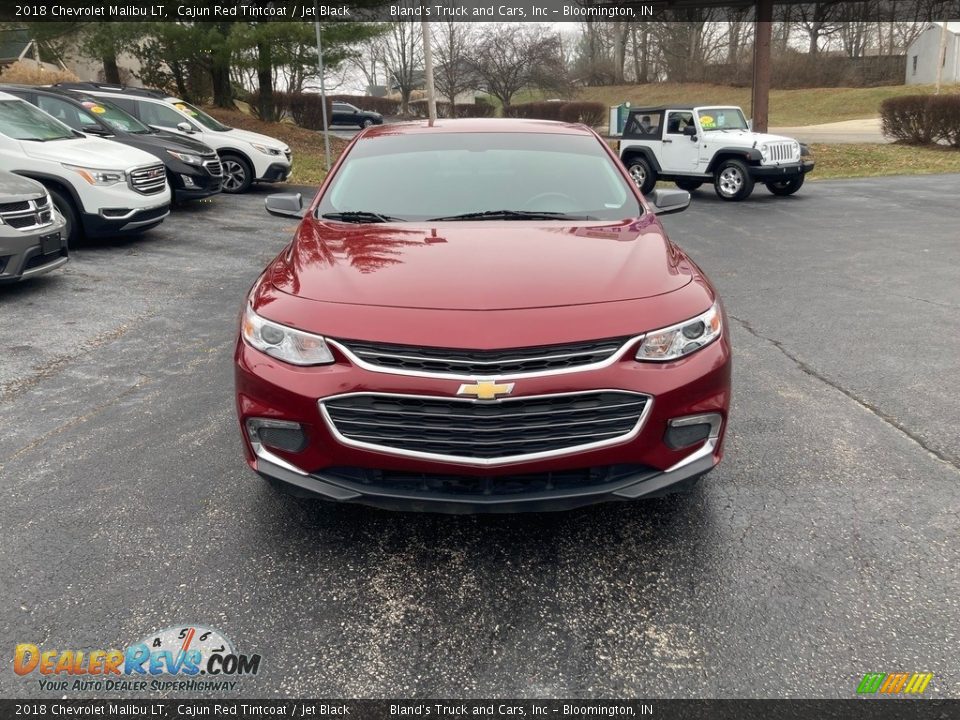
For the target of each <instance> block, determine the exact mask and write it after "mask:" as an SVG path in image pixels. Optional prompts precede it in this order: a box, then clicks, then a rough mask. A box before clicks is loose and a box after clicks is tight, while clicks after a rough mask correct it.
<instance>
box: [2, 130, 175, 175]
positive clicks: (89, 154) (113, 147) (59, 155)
mask: <svg viewBox="0 0 960 720" xmlns="http://www.w3.org/2000/svg"><path fill="white" fill-rule="evenodd" d="M20 147H21V148H22V149H23V153H24V155H26V156H27V157H30V158H34V159H36V160H46V161H48V162H55V163H66V164H68V165H80V166H82V167H89V168H99V169H102V170H126V169H128V168H132V167H136V166H138V165H155V164H156V163H157V158H156V157H154V156H153V155H150V154H148V153H146V152H144V151H143V150H137V149H136V148H132V147H129V146H127V145H121V144H120V143H118V142H113V141H112V140H102V139H100V138H91V137H83V138H71V139H68V140H50V141H49V142H33V141H31V140H21V141H20Z"/></svg>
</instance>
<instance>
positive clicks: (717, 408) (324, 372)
mask: <svg viewBox="0 0 960 720" xmlns="http://www.w3.org/2000/svg"><path fill="white" fill-rule="evenodd" d="M632 357H633V356H632V354H628V355H627V356H625V357H624V359H622V360H620V361H617V362H615V363H613V364H612V365H610V366H607V367H603V368H600V369H597V370H589V371H584V372H573V373H561V374H553V375H544V376H536V377H529V378H524V379H522V380H518V381H517V383H516V392H517V395H518V396H520V397H539V396H545V395H549V394H556V393H559V394H569V393H578V392H587V391H601V390H603V389H608V388H616V389H618V390H622V391H626V392H633V393H639V394H644V395H648V396H649V397H650V398H651V401H650V402H651V403H652V404H651V407H650V409H649V412H646V413H645V415H644V417H643V419H642V421H641V425H640V427H639V431H638V432H636V433H635V434H633V435H632V436H631V437H629V438H625V439H624V440H623V441H619V442H617V443H616V444H612V445H606V446H604V447H598V448H593V449H588V450H581V451H576V452H568V453H564V452H559V453H552V454H551V455H550V456H549V457H538V458H536V459H532V460H531V459H524V460H519V461H512V462H503V463H499V462H498V463H495V464H493V465H488V466H477V465H476V464H471V463H469V462H456V461H454V460H449V459H448V460H438V459H430V458H422V457H410V456H403V455H402V454H398V453H391V452H385V451H383V450H382V449H380V450H375V449H370V448H363V447H356V446H350V445H348V444H345V443H343V442H341V440H340V439H339V438H338V437H337V433H336V432H335V431H334V429H333V428H332V427H331V426H330V425H329V424H328V420H327V419H326V418H325V417H324V416H323V414H322V413H321V410H320V407H319V404H318V401H319V400H322V399H325V398H329V397H330V396H334V395H341V394H343V393H351V392H362V391H365V390H371V389H375V390H376V391H377V392H378V393H386V394H404V395H411V394H413V395H424V396H432V397H438V398H439V397H447V398H449V397H451V396H455V395H456V392H457V388H458V386H459V385H460V382H461V381H460V380H452V379H444V378H426V377H411V376H403V375H397V374H391V373H384V372H375V371H371V370H366V369H363V368H360V367H356V366H354V365H352V364H351V363H349V362H347V361H344V360H340V361H338V362H336V363H334V364H333V365H328V366H323V367H314V368H295V367H292V366H289V365H286V364H284V363H281V362H279V361H275V360H273V359H272V358H270V357H268V356H266V355H263V354H261V353H260V352H259V351H257V350H254V349H253V348H251V347H249V346H248V345H246V344H245V343H244V342H243V341H238V343H237V346H236V353H235V360H236V367H235V371H236V388H237V408H238V416H239V419H240V425H241V432H242V433H243V438H244V447H245V450H246V460H247V463H248V465H250V467H251V468H252V469H253V470H255V471H256V472H258V473H259V474H261V475H262V476H264V477H266V478H268V479H270V480H272V481H274V482H278V483H283V484H285V485H287V486H288V487H290V488H292V489H293V490H295V491H296V493H297V494H305V495H313V496H316V497H320V498H325V499H328V500H334V501H338V502H351V503H360V504H366V505H373V506H377V507H384V508H392V509H406V510H417V511H433V512H448V513H466V512H517V511H544V510H564V509H570V508H575V507H579V506H582V505H589V504H593V503H598V502H605V501H614V500H630V499H636V498H640V497H649V496H653V495H658V494H663V493H665V492H668V491H669V490H670V488H671V487H673V486H675V485H677V484H678V483H685V482H686V481H689V480H691V479H692V478H695V477H698V476H700V475H703V474H705V473H707V472H709V471H710V470H711V469H712V468H713V467H714V466H715V465H716V464H717V463H718V462H719V461H720V459H721V457H722V444H723V435H724V430H725V427H726V417H727V409H728V406H729V399H730V369H731V359H730V347H729V344H728V341H727V337H726V334H724V335H723V336H721V338H720V339H719V340H717V341H716V342H714V343H712V344H711V345H709V346H707V347H705V348H703V349H702V350H700V351H698V352H696V353H694V354H693V355H691V356H689V357H687V358H685V359H683V360H681V361H678V362H673V363H666V364H648V363H637V362H635V361H633V360H632ZM705 413H715V414H718V415H719V416H720V417H721V418H722V423H721V424H719V425H718V428H717V432H716V433H715V435H713V436H711V437H709V438H708V439H706V440H704V441H701V442H699V443H697V444H694V445H691V446H688V447H684V448H682V449H673V448H671V447H669V446H668V445H667V444H666V443H665V441H664V438H665V435H666V432H667V429H668V424H669V423H670V421H671V420H673V419H676V418H680V417H686V416H692V415H702V414H705ZM252 418H268V419H272V420H280V421H286V422H292V423H297V424H298V425H299V426H300V427H301V428H302V429H303V432H304V434H305V436H306V442H305V443H304V447H303V449H302V450H299V451H297V452H293V451H285V450H280V449H278V448H276V447H266V446H264V445H263V444H261V443H259V442H251V438H250V436H249V435H248V434H247V432H246V429H245V428H246V422H247V420H248V419H252ZM367 471H370V473H369V474H368V472H367ZM594 471H600V475H601V477H599V478H598V477H596V475H597V473H596V472H594ZM578 473H583V474H584V476H585V477H589V478H590V480H589V481H584V482H583V483H582V484H578V483H577V482H576V481H574V482H566V483H563V484H561V483H552V482H550V481H549V477H551V476H553V475H557V476H558V477H559V476H565V477H568V476H570V475H574V476H577V474H578ZM378 475H379V476H382V477H381V479H380V480H376V481H371V479H370V478H371V477H376V476H378ZM417 475H422V476H423V477H424V482H422V483H421V484H419V485H417V484H416V483H414V484H411V483H410V482H409V478H410V477H412V476H417ZM544 477H546V478H548V479H547V481H546V483H545V482H544V481H543V478H544ZM394 478H406V480H405V481H395V480H394ZM531 478H536V480H532V479H531ZM527 479H531V480H529V484H528V485H524V484H522V483H524V482H527ZM494 481H497V482H494ZM501 481H506V482H501ZM471 483H472V484H471ZM498 483H499V487H501V488H506V489H503V490H496V489H493V488H496V487H498Z"/></svg>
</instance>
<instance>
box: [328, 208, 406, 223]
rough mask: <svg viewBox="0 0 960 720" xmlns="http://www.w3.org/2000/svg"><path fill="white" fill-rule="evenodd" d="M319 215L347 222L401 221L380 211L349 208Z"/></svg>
mask: <svg viewBox="0 0 960 720" xmlns="http://www.w3.org/2000/svg"><path fill="white" fill-rule="evenodd" d="M320 217H322V218H326V219H327V220H342V221H343V222H348V223H385V222H403V221H402V220H401V219H400V218H395V217H390V216H389V215H381V214H380V213H375V212H367V211H366V210H349V211H346V212H331V213H324V214H323V215H321V216H320Z"/></svg>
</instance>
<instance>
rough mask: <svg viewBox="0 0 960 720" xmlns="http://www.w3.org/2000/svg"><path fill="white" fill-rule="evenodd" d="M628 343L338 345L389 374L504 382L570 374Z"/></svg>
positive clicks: (611, 340) (621, 340)
mask: <svg viewBox="0 0 960 720" xmlns="http://www.w3.org/2000/svg"><path fill="white" fill-rule="evenodd" d="M629 340H630V338H628V337H620V338H607V339H604V340H588V341H584V342H576V343H565V344H563V345H540V346H536V347H524V348H511V349H506V350H461V349H454V348H432V347H419V346H416V345H390V344H386V343H370V342H364V341H361V340H339V341H337V342H338V343H339V344H340V345H341V346H342V347H344V348H346V349H347V350H348V351H349V352H350V353H352V354H353V355H354V356H356V357H357V358H358V359H359V360H361V361H363V362H366V363H369V364H370V365H373V366H375V368H382V369H384V370H388V371H389V370H396V371H402V372H409V373H415V374H431V375H448V376H452V377H464V376H467V377H476V376H479V377H497V378H503V377H510V376H513V375H518V374H522V373H535V372H543V371H546V370H569V369H573V368H577V367H581V366H584V365H592V364H594V363H598V362H603V361H604V360H607V359H608V358H610V357H611V356H613V355H614V354H615V353H616V352H617V351H618V350H620V348H622V347H623V345H624V343H626V342H627V341H629Z"/></svg>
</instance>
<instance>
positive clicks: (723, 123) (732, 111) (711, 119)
mask: <svg viewBox="0 0 960 720" xmlns="http://www.w3.org/2000/svg"><path fill="white" fill-rule="evenodd" d="M697 117H698V118H699V119H700V127H702V128H703V129H704V131H710V130H746V129H747V121H746V119H745V118H744V117H743V113H742V112H740V108H700V109H699V110H697Z"/></svg>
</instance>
